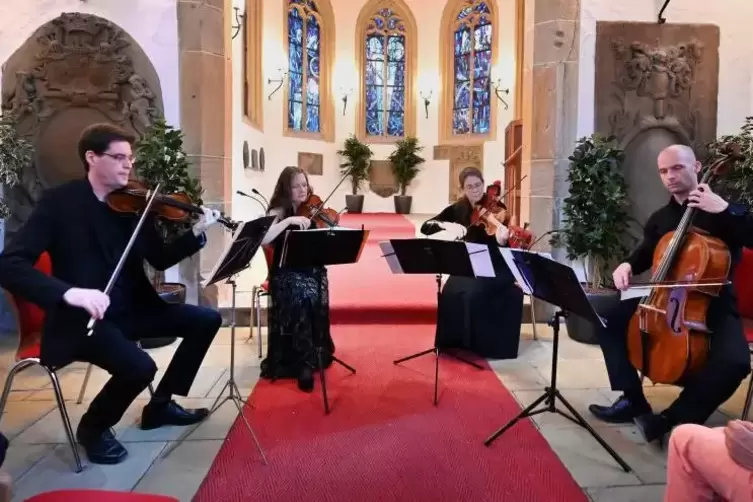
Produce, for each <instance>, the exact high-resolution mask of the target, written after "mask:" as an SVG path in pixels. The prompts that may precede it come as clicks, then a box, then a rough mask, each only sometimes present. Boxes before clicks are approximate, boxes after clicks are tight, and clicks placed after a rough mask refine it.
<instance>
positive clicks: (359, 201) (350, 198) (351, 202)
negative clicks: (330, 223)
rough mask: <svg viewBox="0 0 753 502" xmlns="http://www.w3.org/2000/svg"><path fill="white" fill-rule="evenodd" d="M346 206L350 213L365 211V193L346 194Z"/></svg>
mask: <svg viewBox="0 0 753 502" xmlns="http://www.w3.org/2000/svg"><path fill="white" fill-rule="evenodd" d="M345 208H346V209H347V211H348V212H349V213H353V214H359V213H362V212H363V195H360V194H359V195H351V194H348V195H346V196H345Z"/></svg>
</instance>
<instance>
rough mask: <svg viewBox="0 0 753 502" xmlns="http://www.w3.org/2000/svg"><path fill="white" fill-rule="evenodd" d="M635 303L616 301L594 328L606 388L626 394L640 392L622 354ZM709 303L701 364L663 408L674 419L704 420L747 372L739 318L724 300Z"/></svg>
mask: <svg viewBox="0 0 753 502" xmlns="http://www.w3.org/2000/svg"><path fill="white" fill-rule="evenodd" d="M639 302H640V299H637V298H636V299H633V300H627V301H623V302H621V303H620V305H619V306H618V307H617V308H616V309H615V310H614V311H613V312H611V313H610V314H609V315H607V318H606V320H607V327H606V328H604V329H600V330H598V337H599V345H600V346H601V350H602V352H603V353H604V360H605V362H606V365H607V372H608V373H609V382H610V384H611V386H612V390H616V391H623V392H624V393H625V394H626V395H627V396H628V397H630V396H641V397H642V396H643V387H642V385H641V380H640V378H639V376H638V372H637V371H636V370H635V368H634V367H633V365H632V364H631V363H630V360H629V358H628V350H627V337H626V335H625V334H626V333H627V329H628V325H629V323H630V318H631V317H632V316H633V313H634V312H635V310H636V308H637V307H638V303H639ZM715 307H716V308H713V309H710V311H709V316H708V326H709V328H710V329H711V330H712V331H713V334H712V335H711V348H710V353H709V357H708V360H707V362H706V366H705V367H704V368H703V369H702V370H701V371H699V372H698V373H697V374H696V375H694V376H693V377H692V378H691V379H689V381H688V382H686V383H685V387H684V388H683V390H682V392H681V393H680V395H679V396H678V398H677V399H676V400H675V402H674V403H672V404H671V405H670V407H669V408H667V410H665V413H666V415H667V416H668V417H669V418H670V419H671V420H673V421H674V422H676V423H678V424H679V423H696V424H703V423H704V422H706V420H708V418H709V417H710V416H711V415H712V413H714V411H715V410H716V409H717V408H718V407H719V405H721V404H722V403H724V402H725V401H726V400H727V399H729V398H730V397H732V394H734V393H735V391H736V390H737V388H738V387H739V386H740V383H741V382H742V381H743V379H744V378H745V377H746V376H747V375H748V374H749V373H750V367H751V366H750V351H749V349H748V342H747V341H746V340H745V334H744V332H743V327H742V322H741V321H740V317H739V316H738V315H736V314H735V313H734V312H733V311H732V309H731V308H730V307H729V306H727V305H724V304H717V305H715Z"/></svg>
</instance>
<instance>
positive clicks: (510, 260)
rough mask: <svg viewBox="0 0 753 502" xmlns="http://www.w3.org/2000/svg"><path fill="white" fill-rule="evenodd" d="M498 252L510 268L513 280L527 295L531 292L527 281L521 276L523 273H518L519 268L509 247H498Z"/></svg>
mask: <svg viewBox="0 0 753 502" xmlns="http://www.w3.org/2000/svg"><path fill="white" fill-rule="evenodd" d="M518 251H520V250H518ZM499 252H500V253H501V254H502V258H504V259H505V264H506V265H507V268H509V269H510V272H511V273H512V276H513V277H514V278H515V282H517V283H518V286H520V289H522V290H523V293H525V294H527V295H531V294H533V291H532V290H531V287H530V286H529V285H528V281H526V280H525V278H523V275H522V274H521V273H520V270H518V266H517V265H516V264H515V257H514V256H513V253H512V250H511V249H510V248H503V247H500V248H499Z"/></svg>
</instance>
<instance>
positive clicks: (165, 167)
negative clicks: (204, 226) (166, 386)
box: [134, 118, 202, 348]
mask: <svg viewBox="0 0 753 502" xmlns="http://www.w3.org/2000/svg"><path fill="white" fill-rule="evenodd" d="M134 157H135V162H134V167H135V173H136V176H137V178H138V179H139V180H140V181H141V182H142V183H144V184H145V185H147V186H148V187H149V188H155V187H156V186H157V184H161V187H160V193H163V194H169V193H177V192H182V193H184V194H186V195H187V196H188V197H189V198H190V199H191V201H192V202H193V203H194V204H195V205H199V206H200V205H201V204H202V201H201V194H202V188H201V184H200V182H199V181H198V180H197V179H196V178H194V177H192V176H191V175H190V173H189V165H188V159H187V157H186V154H185V152H184V151H183V133H182V132H181V131H180V130H179V129H175V128H173V127H172V126H169V125H168V124H167V123H166V122H165V119H164V118H159V119H157V120H156V121H155V122H154V124H152V126H150V127H149V128H148V129H147V130H146V131H145V133H144V134H143V135H142V136H141V137H140V138H139V139H138V140H137V141H136V144H135V145H134ZM195 218H197V217H193V218H192V220H191V221H188V222H183V223H178V222H170V221H166V220H163V219H159V220H156V225H157V230H158V232H159V234H160V235H161V236H162V238H163V239H164V240H165V241H166V242H169V241H171V240H173V239H175V238H177V237H179V236H180V235H182V234H183V233H184V232H187V231H190V230H191V227H192V225H193V224H194V223H195V221H196V219H195ZM146 266H147V269H148V271H149V275H150V276H151V278H152V283H153V285H154V289H155V290H157V293H159V295H160V296H161V297H162V298H163V299H164V300H165V301H167V302H170V303H183V302H185V301H186V285H185V284H180V283H173V282H165V274H164V272H160V271H157V270H154V269H152V268H151V267H149V266H148V264H147V265H146ZM173 341H175V338H174V337H172V338H165V339H149V340H143V341H142V346H143V347H144V348H154V347H160V346H163V345H167V344H170V343H172V342H173Z"/></svg>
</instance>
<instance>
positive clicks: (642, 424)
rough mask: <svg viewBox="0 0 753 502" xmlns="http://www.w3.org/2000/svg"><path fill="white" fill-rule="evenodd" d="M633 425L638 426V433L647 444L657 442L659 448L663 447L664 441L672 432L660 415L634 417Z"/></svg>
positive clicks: (649, 414)
mask: <svg viewBox="0 0 753 502" xmlns="http://www.w3.org/2000/svg"><path fill="white" fill-rule="evenodd" d="M635 425H637V426H638V432H640V433H641V436H643V439H644V440H645V441H646V442H647V443H652V442H654V441H659V446H661V447H664V440H665V438H666V436H667V434H669V432H670V431H671V430H672V424H671V423H670V421H669V420H667V417H665V416H664V415H662V414H658V415H655V414H653V413H647V414H645V415H641V416H639V417H635Z"/></svg>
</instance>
